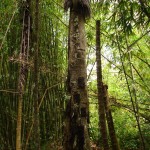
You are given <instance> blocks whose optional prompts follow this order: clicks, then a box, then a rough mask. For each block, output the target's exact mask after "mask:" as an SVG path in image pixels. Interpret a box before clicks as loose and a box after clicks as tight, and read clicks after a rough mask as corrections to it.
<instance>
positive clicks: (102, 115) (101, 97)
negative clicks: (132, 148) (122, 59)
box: [96, 20, 109, 150]
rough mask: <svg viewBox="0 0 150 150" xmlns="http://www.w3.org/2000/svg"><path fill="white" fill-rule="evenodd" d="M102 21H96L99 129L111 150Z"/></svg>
mask: <svg viewBox="0 0 150 150" xmlns="http://www.w3.org/2000/svg"><path fill="white" fill-rule="evenodd" d="M100 46H101V45H100V21H99V20H97V21H96V63H97V89H98V105H99V127H100V133H101V136H102V144H103V147H104V150H109V145H108V138H107V127H106V117H105V108H104V93H103V81H102V64H101V47H100Z"/></svg>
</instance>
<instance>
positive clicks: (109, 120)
mask: <svg viewBox="0 0 150 150" xmlns="http://www.w3.org/2000/svg"><path fill="white" fill-rule="evenodd" d="M107 89H108V86H107V85H104V86H103V91H104V103H105V110H106V118H107V123H108V129H109V136H110V140H111V145H112V150H120V147H119V144H118V140H117V137H116V132H115V128H114V123H113V118H112V113H111V109H110V104H109V97H108V91H107Z"/></svg>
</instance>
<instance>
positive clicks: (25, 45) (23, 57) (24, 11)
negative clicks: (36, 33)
mask: <svg viewBox="0 0 150 150" xmlns="http://www.w3.org/2000/svg"><path fill="white" fill-rule="evenodd" d="M22 6H23V7H22ZM22 6H21V7H20V12H21V15H22V16H21V20H23V22H22V23H23V29H22V40H21V50H20V64H21V65H20V73H19V81H18V92H19V96H18V116H17V131H16V150H21V149H22V147H21V130H22V103H23V95H24V86H25V80H26V73H27V65H26V64H27V62H26V61H27V59H28V52H29V41H30V27H31V26H30V11H29V9H30V8H29V6H30V0H27V1H26V2H24V4H23V5H22Z"/></svg>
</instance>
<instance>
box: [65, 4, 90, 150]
mask: <svg viewBox="0 0 150 150" xmlns="http://www.w3.org/2000/svg"><path fill="white" fill-rule="evenodd" d="M69 2H70V1H69ZM71 2H72V1H71ZM75 8H76V6H75V7H73V6H72V7H71V8H70V24H69V42H68V43H69V62H68V63H69V65H68V67H69V68H68V87H69V88H68V89H69V90H68V92H69V94H70V96H71V98H70V100H69V102H68V104H67V107H66V121H65V125H64V149H65V150H90V149H91V148H90V140H89V135H88V114H89V112H88V108H89V107H88V105H89V102H88V96H87V74H86V50H85V49H86V39H85V29H84V24H85V18H84V17H85V16H84V15H83V14H80V13H78V12H77V11H76V9H75Z"/></svg>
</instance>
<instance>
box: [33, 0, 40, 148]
mask: <svg viewBox="0 0 150 150" xmlns="http://www.w3.org/2000/svg"><path fill="white" fill-rule="evenodd" d="M34 25H35V27H34V28H35V30H34V37H33V38H34V39H33V40H34V41H33V47H34V86H35V87H34V106H33V107H34V109H33V110H34V125H33V149H36V150H40V128H39V108H38V107H39V0H36V1H35V18H34Z"/></svg>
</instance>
